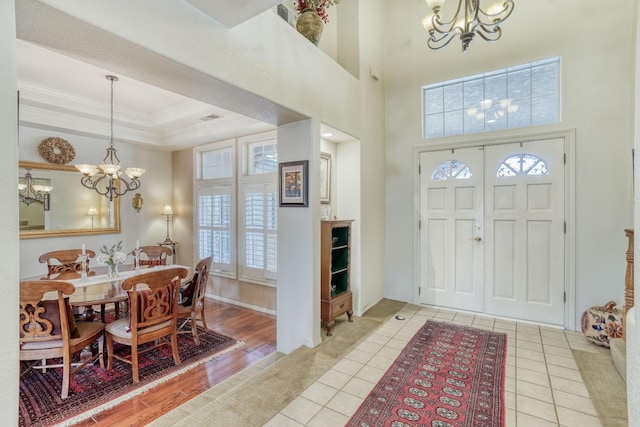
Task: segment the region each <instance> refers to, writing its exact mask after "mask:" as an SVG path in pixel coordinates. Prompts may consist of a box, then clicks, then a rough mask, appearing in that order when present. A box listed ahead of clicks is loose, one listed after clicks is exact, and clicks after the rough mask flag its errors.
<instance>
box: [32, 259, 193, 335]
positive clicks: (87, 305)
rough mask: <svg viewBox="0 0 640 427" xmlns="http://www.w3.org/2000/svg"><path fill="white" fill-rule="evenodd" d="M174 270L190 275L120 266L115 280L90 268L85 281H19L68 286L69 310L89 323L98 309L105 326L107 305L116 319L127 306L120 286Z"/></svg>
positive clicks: (67, 277)
mask: <svg viewBox="0 0 640 427" xmlns="http://www.w3.org/2000/svg"><path fill="white" fill-rule="evenodd" d="M176 267H183V268H186V269H187V270H188V271H189V275H190V274H192V272H193V271H192V270H193V268H192V267H187V266H182V265H176V264H171V265H156V266H141V267H139V268H138V269H136V268H134V266H133V264H123V265H120V266H119V268H118V274H117V276H115V277H109V276H107V268H106V267H103V266H98V267H93V268H91V269H90V270H89V271H88V272H87V275H86V277H82V273H81V272H80V271H63V272H59V273H53V274H46V275H40V276H34V277H28V278H23V279H21V281H27V280H29V281H31V280H60V281H65V282H69V283H71V284H72V285H73V286H74V288H75V291H74V292H73V293H72V294H71V295H69V303H70V304H71V306H73V307H79V308H83V309H84V310H83V312H82V313H81V314H80V318H79V320H81V321H93V320H94V318H95V311H94V309H93V306H97V305H99V306H100V316H101V320H102V322H103V323H106V317H105V308H106V306H107V304H114V305H115V317H116V319H117V318H119V316H120V304H121V303H122V302H128V298H129V297H128V294H127V291H126V290H123V289H122V284H123V283H124V281H125V280H126V279H128V278H129V277H132V276H135V275H137V274H143V273H148V272H150V271H154V270H162V269H167V268H176ZM189 275H188V276H187V278H188V277H189ZM185 280H186V279H185ZM55 298H57V296H56V295H55V294H51V295H47V294H45V295H44V299H55ZM122 306H123V311H124V312H127V311H128V304H123V305H122Z"/></svg>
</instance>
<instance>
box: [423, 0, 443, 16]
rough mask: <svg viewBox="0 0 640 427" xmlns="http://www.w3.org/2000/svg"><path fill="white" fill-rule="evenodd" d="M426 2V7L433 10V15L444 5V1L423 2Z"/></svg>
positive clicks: (428, 0) (430, 0)
mask: <svg viewBox="0 0 640 427" xmlns="http://www.w3.org/2000/svg"><path fill="white" fill-rule="evenodd" d="M425 1H426V2H427V6H429V9H431V10H433V13H436V14H437V13H438V11H439V10H440V8H441V7H442V5H443V4H444V0H425Z"/></svg>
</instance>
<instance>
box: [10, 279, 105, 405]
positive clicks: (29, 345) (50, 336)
mask: <svg viewBox="0 0 640 427" xmlns="http://www.w3.org/2000/svg"><path fill="white" fill-rule="evenodd" d="M74 290H75V288H74V286H73V285H72V284H71V283H69V282H63V281H58V280H34V281H26V282H22V283H20V324H19V327H20V361H30V360H42V361H43V363H42V364H41V365H36V364H34V365H32V366H31V367H29V368H28V369H26V370H25V371H24V372H22V373H21V374H20V376H23V375H25V374H26V373H27V372H29V371H30V370H31V369H43V370H45V369H48V368H54V367H62V390H61V392H60V397H62V398H63V399H66V398H67V397H68V396H69V382H70V378H71V375H72V374H73V373H75V372H76V371H77V370H78V369H80V368H82V367H84V366H86V365H87V364H88V363H92V362H94V361H95V360H96V359H97V358H99V359H100V366H101V367H104V359H103V356H102V348H103V340H102V333H103V330H104V323H100V322H74V320H73V314H72V312H71V307H70V305H69V300H68V298H65V297H64V295H65V294H66V295H69V294H72V293H73V291H74ZM47 292H53V293H56V294H57V298H56V299H52V300H43V297H44V295H45V293H47ZM95 341H98V348H99V350H98V353H97V354H96V355H95V356H93V357H89V358H87V359H86V360H84V361H81V362H79V363H76V364H72V360H71V359H72V357H73V354H75V353H77V352H79V351H81V350H83V349H85V348H90V347H91V346H92V344H93V343H94V342H95ZM53 358H62V364H57V365H47V364H45V360H47V359H53Z"/></svg>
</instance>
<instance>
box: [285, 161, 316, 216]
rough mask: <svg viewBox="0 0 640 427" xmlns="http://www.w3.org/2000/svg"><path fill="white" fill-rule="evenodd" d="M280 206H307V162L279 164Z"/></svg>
mask: <svg viewBox="0 0 640 427" xmlns="http://www.w3.org/2000/svg"><path fill="white" fill-rule="evenodd" d="M278 175H279V178H280V206H301V207H307V206H308V205H309V181H308V179H309V178H308V176H309V161H308V160H301V161H297V162H286V163H280V165H279V168H278Z"/></svg>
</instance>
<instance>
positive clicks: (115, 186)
mask: <svg viewBox="0 0 640 427" xmlns="http://www.w3.org/2000/svg"><path fill="white" fill-rule="evenodd" d="M106 77H107V80H110V81H111V123H110V125H111V138H110V139H109V147H108V148H107V154H106V156H104V159H102V164H101V165H100V167H99V168H98V167H97V166H96V165H87V164H82V165H76V168H78V170H79V171H80V172H81V173H82V175H83V176H82V178H81V179H80V182H81V183H82V185H84V186H85V187H87V188H89V189H91V190H95V191H96V192H97V193H98V194H100V195H103V196H106V197H108V198H109V200H110V201H112V200H113V199H114V197H118V196H122V195H123V194H125V193H126V192H128V191H131V190H136V189H138V188H139V187H140V177H141V176H142V174H143V173H144V172H145V170H144V169H141V168H135V167H134V168H127V169H125V171H124V172H125V174H126V175H127V176H128V177H129V179H130V181H127V179H126V178H125V177H123V176H122V171H121V170H120V159H119V158H118V155H117V154H116V148H115V146H114V143H113V82H117V81H118V78H117V77H116V76H106Z"/></svg>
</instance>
